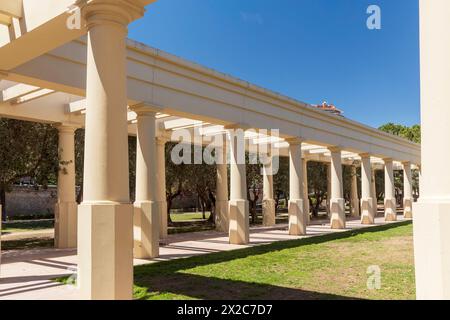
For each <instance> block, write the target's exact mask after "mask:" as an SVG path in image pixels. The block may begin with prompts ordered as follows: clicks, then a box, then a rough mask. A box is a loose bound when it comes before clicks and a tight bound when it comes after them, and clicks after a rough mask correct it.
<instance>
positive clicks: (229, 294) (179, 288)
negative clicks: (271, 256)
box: [135, 273, 355, 300]
mask: <svg viewBox="0 0 450 320" xmlns="http://www.w3.org/2000/svg"><path fill="white" fill-rule="evenodd" d="M135 285H137V286H139V287H141V288H146V289H147V288H148V289H149V291H150V292H151V293H147V294H143V295H141V296H137V298H138V299H143V300H145V299H151V298H152V296H158V295H161V294H162V295H163V296H164V295H167V294H175V295H181V296H184V297H190V298H193V299H202V300H255V299H257V300H355V298H351V297H344V296H339V295H333V294H327V293H320V292H313V291H306V290H301V289H292V288H286V287H279V286H274V285H269V284H260V283H252V282H244V281H236V280H226V279H219V278H213V277H206V276H199V275H193V274H183V273H173V274H170V275H163V276H156V277H152V278H149V279H145V278H140V277H135Z"/></svg>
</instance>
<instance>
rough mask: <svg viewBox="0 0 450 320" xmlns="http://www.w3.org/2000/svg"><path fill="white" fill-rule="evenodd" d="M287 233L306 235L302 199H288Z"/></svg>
mask: <svg viewBox="0 0 450 320" xmlns="http://www.w3.org/2000/svg"><path fill="white" fill-rule="evenodd" d="M289 234H290V235H291V236H303V235H306V215H305V212H304V206H303V200H302V199H294V200H289Z"/></svg>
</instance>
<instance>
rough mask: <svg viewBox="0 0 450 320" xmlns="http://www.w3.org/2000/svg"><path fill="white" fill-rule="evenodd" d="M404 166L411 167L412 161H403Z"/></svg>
mask: <svg viewBox="0 0 450 320" xmlns="http://www.w3.org/2000/svg"><path fill="white" fill-rule="evenodd" d="M402 165H403V166H411V161H402Z"/></svg>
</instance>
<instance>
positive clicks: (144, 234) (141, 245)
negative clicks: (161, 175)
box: [133, 201, 160, 259]
mask: <svg viewBox="0 0 450 320" xmlns="http://www.w3.org/2000/svg"><path fill="white" fill-rule="evenodd" d="M159 215H160V212H159V207H158V203H157V202H155V201H136V202H135V203H134V217H133V236H134V246H133V248H134V257H135V258H137V259H151V258H156V257H158V256H159V229H160V224H159Z"/></svg>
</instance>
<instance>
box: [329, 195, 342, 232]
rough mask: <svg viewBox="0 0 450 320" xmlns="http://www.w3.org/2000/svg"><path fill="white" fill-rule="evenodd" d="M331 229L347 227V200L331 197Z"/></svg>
mask: <svg viewBox="0 0 450 320" xmlns="http://www.w3.org/2000/svg"><path fill="white" fill-rule="evenodd" d="M330 211H331V213H330V214H331V223H330V224H331V229H345V224H346V221H345V200H344V199H331V201H330Z"/></svg>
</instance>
